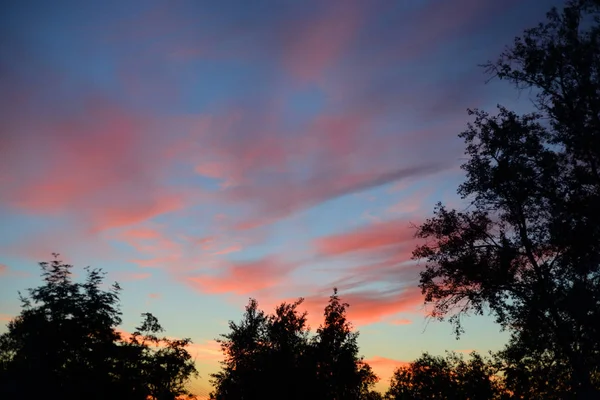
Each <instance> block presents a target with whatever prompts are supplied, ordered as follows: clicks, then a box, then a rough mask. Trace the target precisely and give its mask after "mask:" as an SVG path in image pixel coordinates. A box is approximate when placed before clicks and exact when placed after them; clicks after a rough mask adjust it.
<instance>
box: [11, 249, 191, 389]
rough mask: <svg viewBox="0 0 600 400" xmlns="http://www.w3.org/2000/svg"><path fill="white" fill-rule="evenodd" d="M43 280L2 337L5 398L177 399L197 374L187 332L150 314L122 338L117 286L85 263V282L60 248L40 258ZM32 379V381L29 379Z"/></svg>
mask: <svg viewBox="0 0 600 400" xmlns="http://www.w3.org/2000/svg"><path fill="white" fill-rule="evenodd" d="M41 267H42V271H43V272H42V277H43V279H44V284H43V285H42V286H40V287H38V288H34V289H29V290H28V295H27V296H21V301H22V311H21V314H20V315H19V316H17V317H16V318H14V319H13V320H12V321H10V322H9V323H8V331H7V332H6V333H4V334H2V335H1V336H0V398H2V399H16V398H23V397H24V396H25V397H27V398H34V399H35V398H52V399H67V400H68V399H98V400H100V399H103V400H104V399H123V400H135V399H139V400H147V399H154V400H172V399H175V398H176V397H178V396H181V395H184V394H188V392H187V390H186V388H185V384H186V382H187V381H188V379H189V378H190V377H191V376H193V375H195V374H196V367H195V365H194V362H193V360H192V358H191V356H190V354H189V353H188V352H187V350H186V347H187V345H188V344H189V343H190V340H189V339H182V340H171V339H167V338H164V337H160V336H158V335H159V334H160V333H161V332H162V331H163V328H162V327H161V326H160V324H159V323H158V320H157V319H156V318H155V317H154V316H153V315H152V314H144V315H143V317H144V320H143V322H142V324H141V326H140V327H138V328H137V329H136V331H135V332H134V333H133V334H132V335H131V337H130V338H128V339H124V338H123V337H122V335H121V334H120V333H119V331H118V330H117V326H118V325H119V324H120V323H121V312H120V309H119V292H120V290H121V289H120V287H119V286H118V284H114V285H113V286H112V287H111V288H110V289H109V290H103V289H102V284H103V279H104V275H103V273H102V272H101V271H100V270H97V269H90V268H88V269H86V272H87V278H86V280H85V282H84V283H76V282H73V280H72V279H71V268H72V267H71V266H70V265H68V264H65V263H63V262H61V261H60V260H59V259H58V255H56V254H55V258H54V260H52V261H51V262H48V263H47V262H43V263H41ZM32 383H34V384H32Z"/></svg>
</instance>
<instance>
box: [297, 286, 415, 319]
mask: <svg viewBox="0 0 600 400" xmlns="http://www.w3.org/2000/svg"><path fill="white" fill-rule="evenodd" d="M340 298H341V299H342V301H344V302H346V303H348V304H350V307H349V308H348V317H349V319H350V321H352V323H353V324H354V325H356V326H360V325H369V324H372V323H375V322H379V321H382V320H383V319H384V318H385V317H387V316H391V315H394V314H397V313H400V312H415V311H417V310H418V307H419V306H420V305H422V304H423V302H424V301H423V300H424V299H423V296H422V295H421V291H420V289H419V288H416V287H409V288H405V289H394V290H360V291H354V292H348V293H344V292H341V293H340ZM327 301H328V296H308V297H307V298H306V303H305V307H306V309H307V310H308V313H309V318H310V321H311V325H315V324H316V325H318V324H319V323H320V317H321V315H322V314H323V309H324V307H325V305H326V304H327ZM316 325H315V326H316Z"/></svg>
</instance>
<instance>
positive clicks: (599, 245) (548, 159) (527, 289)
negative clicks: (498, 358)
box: [414, 0, 600, 398]
mask: <svg viewBox="0 0 600 400" xmlns="http://www.w3.org/2000/svg"><path fill="white" fill-rule="evenodd" d="M599 11H600V3H599V2H598V1H592V0H573V1H568V2H567V4H566V7H565V8H564V10H562V11H559V10H556V9H553V10H551V11H550V12H549V13H548V18H547V21H546V22H545V23H542V24H540V25H539V26H537V27H535V28H533V29H529V30H527V31H526V32H525V33H524V35H523V36H522V37H519V38H517V39H516V40H515V42H514V44H513V45H512V46H511V47H509V48H507V50H506V51H505V52H504V53H503V54H502V55H501V57H500V58H499V60H498V61H496V62H490V63H488V64H487V68H488V71H489V72H490V73H491V74H492V75H493V77H496V78H498V79H501V80H506V81H508V82H511V83H513V84H514V85H516V87H517V88H519V89H530V90H531V91H532V93H534V99H533V101H534V104H535V106H536V107H537V110H538V111H537V112H535V113H530V114H526V115H518V114H517V113H515V112H513V111H510V110H508V109H507V108H504V107H502V106H499V107H498V112H497V113H496V114H490V113H488V112H485V111H482V110H471V111H470V114H471V115H473V116H474V117H475V120H474V122H472V123H471V124H469V126H468V129H467V130H466V131H465V132H463V133H462V134H461V135H460V136H461V137H462V138H463V139H464V140H465V143H466V146H467V147H466V154H467V155H468V161H467V162H466V163H465V164H464V165H463V166H462V168H463V169H464V171H465V172H466V181H465V182H464V183H463V184H462V185H461V186H460V188H459V190H458V193H459V194H460V195H461V197H462V198H463V199H467V200H468V201H469V203H470V206H469V207H468V208H467V209H465V210H463V211H457V210H450V209H448V208H446V207H445V206H444V205H442V204H438V206H437V207H436V209H435V211H434V216H433V218H431V219H429V220H427V221H426V222H425V223H424V224H423V225H421V226H420V227H419V229H418V233H417V236H418V237H420V238H422V239H426V244H424V245H422V246H420V247H419V248H418V249H417V250H415V252H414V258H416V259H425V260H426V265H425V267H424V270H423V272H422V273H421V280H420V287H421V289H422V291H423V293H424V294H425V297H426V301H427V302H430V303H432V304H433V305H434V308H433V311H432V314H431V315H432V316H433V317H438V318H445V317H449V318H450V320H451V321H452V322H453V323H454V326H455V328H456V332H457V333H460V332H461V325H460V317H461V316H462V315H464V314H466V313H469V312H475V313H479V314H483V313H486V312H487V311H490V312H491V313H493V314H494V315H495V317H496V319H497V321H498V323H499V324H501V326H502V327H504V328H505V329H508V330H509V331H510V332H511V334H512V337H511V341H510V344H509V348H508V349H507V353H506V354H510V356H511V360H513V361H516V360H517V359H519V360H521V361H523V362H526V361H527V360H530V361H531V360H533V359H537V360H539V361H540V362H541V360H543V359H548V358H549V359H551V360H553V362H554V364H553V365H554V367H553V368H555V369H556V368H558V369H560V371H556V373H557V374H559V375H561V376H564V377H565V378H564V379H565V380H564V381H563V382H564V384H565V385H567V386H568V388H567V391H568V392H569V393H570V394H572V395H573V396H577V395H578V396H580V397H583V398H592V397H594V398H596V397H595V396H598V392H597V391H596V390H597V382H595V381H594V376H596V375H597V374H598V371H599V367H600V343H599V341H598V338H599V337H600V323H599V322H598V321H600V318H599V317H600V213H599V212H598V211H597V207H598V204H600V172H599V171H600V170H599V168H600V99H599V95H600V76H599V71H600V42H599V34H600V25H599V22H600V20H599ZM547 384H548V385H550V386H551V385H553V383H552V382H548V383H547Z"/></svg>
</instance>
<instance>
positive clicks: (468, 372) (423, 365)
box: [386, 352, 504, 400]
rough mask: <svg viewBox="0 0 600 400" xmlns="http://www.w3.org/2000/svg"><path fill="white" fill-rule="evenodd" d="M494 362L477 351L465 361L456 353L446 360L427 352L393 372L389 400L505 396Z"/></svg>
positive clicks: (485, 399) (448, 356)
mask: <svg viewBox="0 0 600 400" xmlns="http://www.w3.org/2000/svg"><path fill="white" fill-rule="evenodd" d="M496 373H497V367H496V364H495V363H494V362H493V360H491V359H488V358H484V357H482V356H481V355H479V354H478V353H476V352H473V353H471V356H470V359H469V360H467V361H465V360H464V359H463V357H462V356H459V355H457V354H456V353H447V354H446V357H442V356H432V355H430V354H428V353H424V354H423V355H422V356H421V357H419V358H418V359H417V360H415V361H413V362H412V363H410V364H409V365H408V366H406V367H400V368H398V369H396V371H394V375H393V376H392V379H391V381H390V388H389V390H388V392H387V393H386V399H388V400H417V399H418V400H428V399H431V400H434V399H435V400H446V399H448V400H449V399H452V400H468V399H477V400H492V399H500V398H502V395H503V393H504V390H503V386H502V385H501V381H500V380H499V378H498V377H497V376H496Z"/></svg>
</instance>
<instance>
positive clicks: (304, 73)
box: [283, 1, 366, 81]
mask: <svg viewBox="0 0 600 400" xmlns="http://www.w3.org/2000/svg"><path fill="white" fill-rule="evenodd" d="M326 4H327V7H326V9H325V10H324V11H322V12H321V13H320V14H319V15H317V17H316V18H314V19H309V20H304V21H300V22H297V23H296V24H295V26H294V25H292V27H290V28H289V29H290V30H289V31H287V32H285V33H284V37H285V39H284V42H283V49H284V50H283V64H284V66H285V67H286V68H287V69H288V70H289V71H290V72H291V73H292V75H293V76H294V77H296V78H297V79H300V80H301V81H313V80H316V79H318V78H320V77H321V76H322V74H323V73H324V72H325V71H326V69H327V68H329V67H331V66H332V65H334V64H335V63H336V62H338V61H339V60H340V58H341V57H342V56H343V55H344V51H345V50H347V49H348V47H349V46H350V44H352V42H353V39H354V37H355V35H356V33H357V30H358V28H359V27H360V25H361V22H362V21H363V19H364V17H365V14H366V10H364V9H363V8H362V7H359V5H360V4H361V3H359V2H356V1H330V2H327V3H326Z"/></svg>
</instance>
